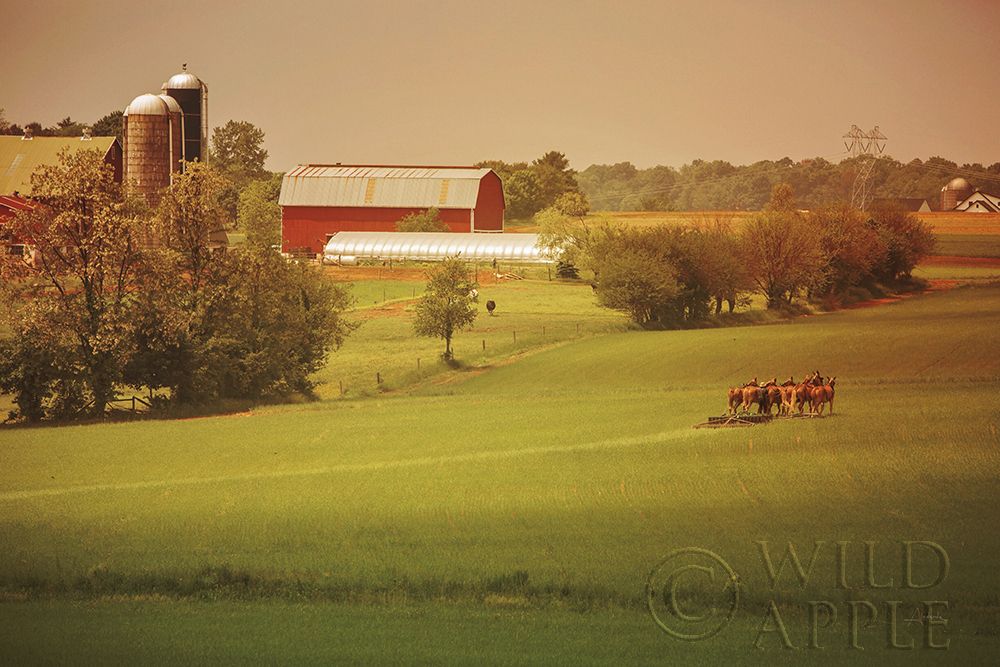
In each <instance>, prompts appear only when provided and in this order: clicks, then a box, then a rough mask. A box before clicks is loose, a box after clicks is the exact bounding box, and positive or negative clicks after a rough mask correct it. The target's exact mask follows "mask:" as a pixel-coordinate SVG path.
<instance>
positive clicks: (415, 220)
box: [396, 207, 448, 232]
mask: <svg viewBox="0 0 1000 667" xmlns="http://www.w3.org/2000/svg"><path fill="white" fill-rule="evenodd" d="M396 231H397V232H446V231H448V225H446V224H444V222H442V221H441V212H440V211H438V210H437V209H436V208H434V207H431V208H429V209H427V210H426V211H424V212H422V213H410V214H409V215H406V216H404V217H403V219H402V220H400V221H399V222H397V223H396Z"/></svg>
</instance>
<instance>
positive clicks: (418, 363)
mask: <svg viewBox="0 0 1000 667" xmlns="http://www.w3.org/2000/svg"><path fill="white" fill-rule="evenodd" d="M417 370H418V371H419V370H420V357H417Z"/></svg>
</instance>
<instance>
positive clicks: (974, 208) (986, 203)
mask: <svg viewBox="0 0 1000 667" xmlns="http://www.w3.org/2000/svg"><path fill="white" fill-rule="evenodd" d="M955 210H956V211H962V212H964V213H1000V197H997V196H996V195H990V194H986V193H985V192H983V191H981V190H976V191H975V192H973V193H972V194H971V195H969V196H968V197H966V198H965V199H964V200H962V201H961V202H959V204H958V206H956V207H955Z"/></svg>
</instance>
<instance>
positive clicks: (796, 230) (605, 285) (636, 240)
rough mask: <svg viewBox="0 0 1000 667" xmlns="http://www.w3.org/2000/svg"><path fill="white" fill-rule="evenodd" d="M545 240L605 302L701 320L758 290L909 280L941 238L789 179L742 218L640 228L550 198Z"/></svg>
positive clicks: (824, 294)
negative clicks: (824, 199) (588, 278)
mask: <svg viewBox="0 0 1000 667" xmlns="http://www.w3.org/2000/svg"><path fill="white" fill-rule="evenodd" d="M536 220H537V221H538V223H539V225H540V226H541V239H542V243H543V244H545V245H547V246H549V247H551V248H553V249H561V252H562V260H561V261H562V263H564V264H571V265H573V266H575V267H582V268H584V269H586V270H589V271H590V272H591V273H592V275H593V285H594V290H595V292H596V295H597V298H598V300H599V301H600V303H601V304H602V305H604V306H606V307H608V308H613V309H616V310H620V311H622V312H625V313H627V314H628V315H629V316H630V317H631V318H632V319H633V320H634V321H635V322H636V323H638V324H640V325H643V326H654V327H671V326H685V325H693V324H697V323H703V322H704V321H705V320H706V319H707V318H709V317H710V316H712V315H713V314H714V315H718V314H721V313H722V312H723V311H724V310H728V311H729V312H734V311H735V310H736V309H737V308H738V307H739V306H741V305H747V304H748V303H749V300H750V297H751V296H752V295H753V294H759V295H761V296H762V297H763V298H764V299H765V300H766V303H767V308H768V309H772V310H775V309H778V310H780V309H790V308H795V307H796V306H797V305H798V304H799V303H801V302H810V301H812V302H827V303H838V302H842V301H844V300H849V299H851V298H853V297H854V296H856V295H857V294H868V293H869V292H870V291H878V290H880V289H882V287H884V286H891V287H900V286H902V285H905V284H908V283H909V281H910V274H911V272H912V270H913V268H914V267H915V266H916V265H917V263H918V262H919V261H920V259H921V258H923V257H924V256H925V255H927V254H929V253H930V252H931V251H932V250H933V247H934V236H933V234H932V232H931V230H930V228H929V227H928V226H927V225H926V224H925V223H923V222H921V221H920V220H919V219H918V218H917V217H916V216H915V215H913V214H912V213H909V212H906V211H904V210H902V209H900V208H898V207H894V206H891V205H885V206H882V205H879V206H875V207H873V208H872V210H871V211H869V212H862V211H859V210H857V209H854V208H851V207H849V206H847V205H845V204H832V205H827V206H824V207H821V208H819V209H818V210H816V211H813V212H808V213H807V212H802V211H800V210H799V209H798V208H797V203H796V201H795V198H794V196H793V194H792V189H791V187H790V186H789V185H788V184H779V185H778V186H775V188H774V190H773V192H772V196H771V198H770V200H769V202H768V203H767V204H766V206H765V207H764V210H763V211H761V212H760V213H758V214H756V215H755V216H753V217H752V218H751V219H750V220H749V221H748V222H745V223H743V224H742V225H740V226H739V227H736V226H735V225H734V224H733V223H732V221H731V220H728V219H726V218H721V217H714V218H708V219H702V220H698V221H694V222H691V223H690V224H686V225H671V226H666V225H662V226H657V227H651V228H635V227H623V226H615V225H611V224H607V223H601V222H596V223H595V222H593V221H591V222H586V221H585V220H584V219H583V218H582V216H573V215H570V214H567V212H566V211H565V210H559V208H557V207H553V208H550V209H547V210H545V211H543V212H541V213H540V214H539V215H538V216H536Z"/></svg>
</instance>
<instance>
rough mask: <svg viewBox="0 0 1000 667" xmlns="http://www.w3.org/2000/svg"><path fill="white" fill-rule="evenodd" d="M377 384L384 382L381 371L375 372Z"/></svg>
mask: <svg viewBox="0 0 1000 667" xmlns="http://www.w3.org/2000/svg"><path fill="white" fill-rule="evenodd" d="M375 384H382V374H381V373H379V372H376V373H375Z"/></svg>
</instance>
